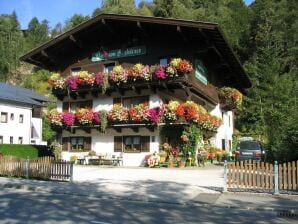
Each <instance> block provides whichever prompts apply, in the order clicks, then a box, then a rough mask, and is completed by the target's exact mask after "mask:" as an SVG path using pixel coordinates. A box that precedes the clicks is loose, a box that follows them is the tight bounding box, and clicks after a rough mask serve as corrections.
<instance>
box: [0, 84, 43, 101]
mask: <svg viewBox="0 0 298 224" xmlns="http://www.w3.org/2000/svg"><path fill="white" fill-rule="evenodd" d="M0 101H6V102H12V103H17V104H20V103H21V104H27V105H32V106H43V105H44V103H45V102H48V101H49V99H48V98H46V97H45V96H43V95H40V94H37V93H35V92H33V91H32V90H30V89H25V88H22V87H18V86H13V85H9V84H6V83H1V82H0Z"/></svg>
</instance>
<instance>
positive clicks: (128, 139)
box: [123, 136, 141, 152]
mask: <svg viewBox="0 0 298 224" xmlns="http://www.w3.org/2000/svg"><path fill="white" fill-rule="evenodd" d="M123 144H124V151H125V152H128V151H129V152H131V151H132V152H134V151H140V150H141V137H140V136H124V137H123Z"/></svg>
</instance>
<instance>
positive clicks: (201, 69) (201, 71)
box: [195, 60, 208, 85]
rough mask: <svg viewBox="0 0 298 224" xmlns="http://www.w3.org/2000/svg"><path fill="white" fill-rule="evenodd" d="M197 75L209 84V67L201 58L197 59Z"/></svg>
mask: <svg viewBox="0 0 298 224" xmlns="http://www.w3.org/2000/svg"><path fill="white" fill-rule="evenodd" d="M195 76H196V78H197V79H198V80H200V81H201V82H202V83H204V84H205V85H207V84H208V77H207V68H206V67H205V65H204V64H203V62H202V61H201V60H195Z"/></svg>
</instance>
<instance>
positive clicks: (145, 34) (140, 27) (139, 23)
mask: <svg viewBox="0 0 298 224" xmlns="http://www.w3.org/2000/svg"><path fill="white" fill-rule="evenodd" d="M137 27H138V28H139V30H141V31H142V33H143V34H144V36H145V37H149V34H148V33H147V32H146V30H145V29H144V27H143V26H142V24H141V22H140V21H137Z"/></svg>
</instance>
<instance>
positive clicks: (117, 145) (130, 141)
mask: <svg viewBox="0 0 298 224" xmlns="http://www.w3.org/2000/svg"><path fill="white" fill-rule="evenodd" d="M122 151H124V152H129V153H134V152H135V153H138V152H149V151H150V136H115V137H114V152H122Z"/></svg>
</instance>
